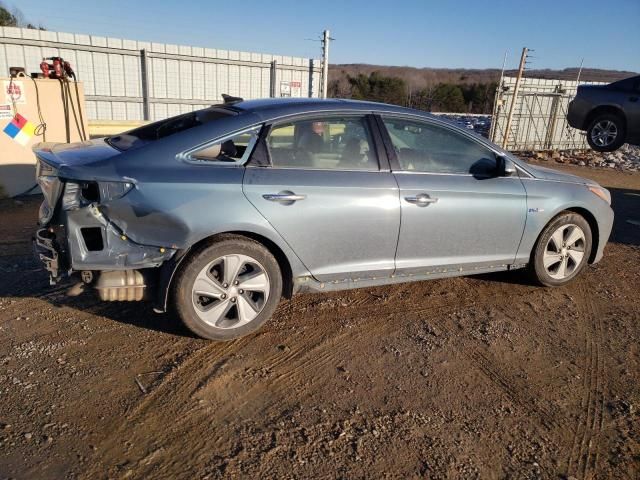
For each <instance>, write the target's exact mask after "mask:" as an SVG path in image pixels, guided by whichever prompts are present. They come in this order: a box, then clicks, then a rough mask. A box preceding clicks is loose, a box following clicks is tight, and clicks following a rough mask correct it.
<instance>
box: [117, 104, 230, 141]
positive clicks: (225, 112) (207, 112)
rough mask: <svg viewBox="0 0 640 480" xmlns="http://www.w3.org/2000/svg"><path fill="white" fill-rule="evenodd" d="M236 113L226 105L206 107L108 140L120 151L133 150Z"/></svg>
mask: <svg viewBox="0 0 640 480" xmlns="http://www.w3.org/2000/svg"><path fill="white" fill-rule="evenodd" d="M236 114H237V112H236V111H234V110H231V109H228V108H224V107H210V108H205V109H203V110H196V111H195V112H189V113H184V114H182V115H177V116H175V117H170V118H166V119H164V120H159V121H157V122H153V123H149V124H147V125H143V126H142V127H138V128H134V129H133V130H129V131H128V132H124V133H121V134H119V135H115V136H113V137H108V138H107V139H106V142H107V143H108V144H109V145H111V146H112V147H113V148H116V149H118V150H120V151H125V150H132V149H136V148H140V147H143V146H144V145H147V144H149V143H151V142H154V141H156V140H160V139H161V138H165V137H169V136H171V135H174V134H176V133H179V132H184V131H185V130H189V129H190V128H193V127H199V126H200V125H204V124H205V123H209V122H212V121H215V120H219V119H221V118H225V117H228V116H230V115H236Z"/></svg>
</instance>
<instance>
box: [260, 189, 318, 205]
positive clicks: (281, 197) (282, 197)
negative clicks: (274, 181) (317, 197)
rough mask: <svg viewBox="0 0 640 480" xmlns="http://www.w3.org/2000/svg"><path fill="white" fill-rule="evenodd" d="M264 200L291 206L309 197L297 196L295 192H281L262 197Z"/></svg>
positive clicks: (266, 194)
mask: <svg viewBox="0 0 640 480" xmlns="http://www.w3.org/2000/svg"><path fill="white" fill-rule="evenodd" d="M262 198H264V199H265V200H269V201H270V202H282V203H287V204H291V203H293V202H297V201H298V200H304V199H305V198H307V196H306V195H297V194H295V193H293V192H290V191H288V190H286V191H284V192H279V193H265V194H264V195H262Z"/></svg>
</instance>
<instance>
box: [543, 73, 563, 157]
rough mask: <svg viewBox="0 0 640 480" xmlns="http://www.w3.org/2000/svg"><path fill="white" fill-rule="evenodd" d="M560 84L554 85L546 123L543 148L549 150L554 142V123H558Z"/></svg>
mask: <svg viewBox="0 0 640 480" xmlns="http://www.w3.org/2000/svg"><path fill="white" fill-rule="evenodd" d="M561 90H562V85H556V88H555V89H554V93H555V94H556V95H554V97H553V98H552V100H551V111H550V112H549V117H550V118H549V124H548V125H547V135H546V137H545V142H544V148H545V150H551V149H552V148H553V146H554V144H555V136H556V125H557V123H558V107H559V106H560V92H561Z"/></svg>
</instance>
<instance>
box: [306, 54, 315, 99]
mask: <svg viewBox="0 0 640 480" xmlns="http://www.w3.org/2000/svg"><path fill="white" fill-rule="evenodd" d="M314 67H315V65H314V63H313V59H312V58H310V59H309V88H308V89H307V90H308V92H307V94H308V95H309V98H313V74H314V72H313V69H314Z"/></svg>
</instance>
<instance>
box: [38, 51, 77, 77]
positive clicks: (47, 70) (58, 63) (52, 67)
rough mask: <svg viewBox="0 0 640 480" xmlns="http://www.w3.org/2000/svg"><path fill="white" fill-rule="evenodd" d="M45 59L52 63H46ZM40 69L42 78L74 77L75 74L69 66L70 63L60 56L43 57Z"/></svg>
mask: <svg viewBox="0 0 640 480" xmlns="http://www.w3.org/2000/svg"><path fill="white" fill-rule="evenodd" d="M47 60H51V61H52V63H48V62H47ZM40 70H41V71H42V75H43V76H44V78H59V79H63V78H68V77H71V78H73V79H74V80H75V79H76V74H75V72H74V71H73V68H71V64H70V63H69V62H67V61H66V60H64V59H63V58H62V57H48V58H43V59H42V63H40Z"/></svg>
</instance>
